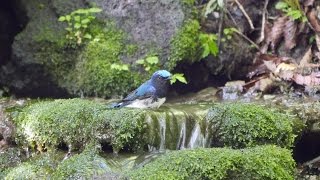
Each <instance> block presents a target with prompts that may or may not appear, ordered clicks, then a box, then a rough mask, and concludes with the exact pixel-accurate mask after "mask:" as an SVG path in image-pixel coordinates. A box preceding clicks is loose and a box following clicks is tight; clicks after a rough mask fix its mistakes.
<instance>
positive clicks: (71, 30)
mask: <svg viewBox="0 0 320 180" xmlns="http://www.w3.org/2000/svg"><path fill="white" fill-rule="evenodd" d="M101 11H102V9H99V8H89V9H78V10H75V11H73V12H71V13H70V14H68V15H65V16H60V17H59V21H61V22H67V23H68V27H66V28H65V29H66V30H67V32H68V33H67V35H66V38H67V39H68V40H70V42H71V43H73V42H74V41H75V42H76V44H77V45H81V44H82V43H83V39H92V35H91V34H90V33H89V32H88V27H89V25H90V24H91V23H92V21H93V20H94V19H95V18H96V17H95V16H94V14H95V13H99V12H101Z"/></svg>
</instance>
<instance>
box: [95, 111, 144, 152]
mask: <svg viewBox="0 0 320 180" xmlns="http://www.w3.org/2000/svg"><path fill="white" fill-rule="evenodd" d="M101 117H102V118H103V119H104V120H105V121H106V122H108V125H107V129H108V130H109V131H110V132H112V134H111V133H110V134H109V135H110V138H111V144H112V147H113V150H114V151H115V152H118V151H119V150H120V149H121V148H122V147H124V146H127V147H128V148H131V149H133V150H139V149H142V148H143V146H144V144H145V142H146V140H145V139H144V137H143V135H144V131H145V128H146V126H145V121H144V113H143V111H141V110H139V109H117V110H108V111H105V112H104V113H102V114H101Z"/></svg>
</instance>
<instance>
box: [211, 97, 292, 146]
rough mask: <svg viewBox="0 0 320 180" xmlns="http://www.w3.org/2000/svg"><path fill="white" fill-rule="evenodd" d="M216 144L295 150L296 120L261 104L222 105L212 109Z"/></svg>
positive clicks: (212, 124) (214, 142) (212, 123)
mask: <svg viewBox="0 0 320 180" xmlns="http://www.w3.org/2000/svg"><path fill="white" fill-rule="evenodd" d="M207 119H208V121H209V122H210V123H211V124H210V125H211V126H212V129H213V142H212V143H213V144H214V145H218V146H231V147H234V148H243V147H251V146H256V145H261V144H277V145H279V146H281V147H287V148H289V147H292V145H293V142H294V138H295V136H296V135H295V134H294V131H293V119H294V118H293V117H290V116H288V115H287V114H284V113H280V112H279V111H277V110H276V109H273V108H267V107H265V106H261V105H259V104H246V103H220V104H215V105H214V106H212V108H211V109H210V110H209V112H208V115H207Z"/></svg>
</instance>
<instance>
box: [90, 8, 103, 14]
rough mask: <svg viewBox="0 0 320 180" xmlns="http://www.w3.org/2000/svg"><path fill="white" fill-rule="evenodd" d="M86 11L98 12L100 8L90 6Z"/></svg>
mask: <svg viewBox="0 0 320 180" xmlns="http://www.w3.org/2000/svg"><path fill="white" fill-rule="evenodd" d="M88 11H89V12H90V13H98V12H101V11H102V9H100V8H90V9H88Z"/></svg>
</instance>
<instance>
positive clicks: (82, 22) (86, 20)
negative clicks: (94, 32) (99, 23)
mask: <svg viewBox="0 0 320 180" xmlns="http://www.w3.org/2000/svg"><path fill="white" fill-rule="evenodd" d="M89 22H90V19H87V18H86V19H83V20H81V24H88V23H89Z"/></svg>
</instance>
